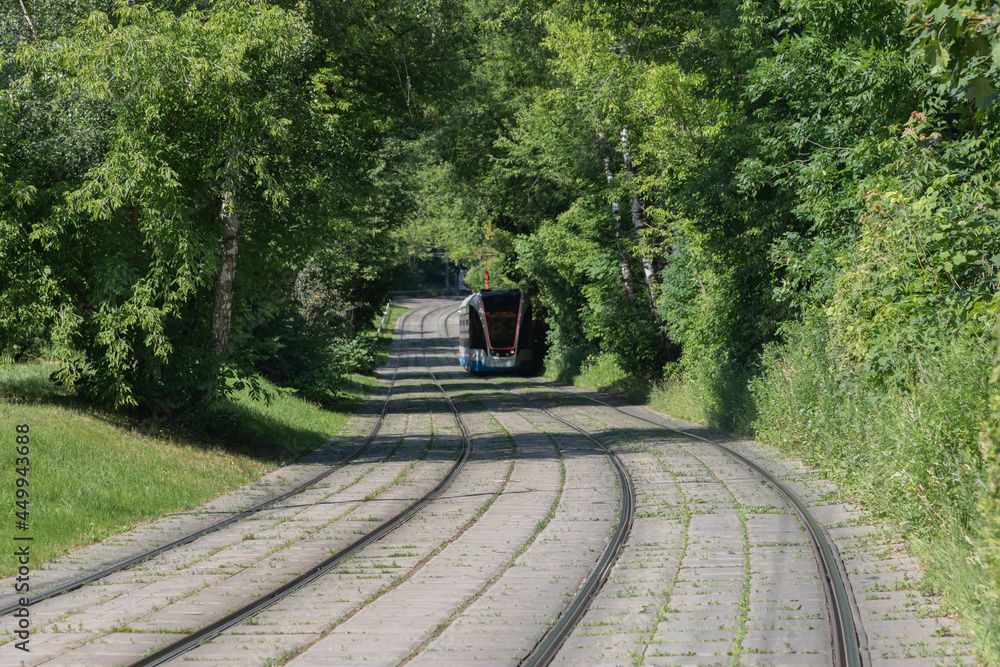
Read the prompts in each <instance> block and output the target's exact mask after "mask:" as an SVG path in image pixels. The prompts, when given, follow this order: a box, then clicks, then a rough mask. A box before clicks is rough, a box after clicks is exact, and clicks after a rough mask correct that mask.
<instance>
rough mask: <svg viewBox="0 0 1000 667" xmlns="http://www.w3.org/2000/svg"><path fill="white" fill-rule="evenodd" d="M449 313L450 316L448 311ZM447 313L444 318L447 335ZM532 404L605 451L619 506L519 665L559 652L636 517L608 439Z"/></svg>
mask: <svg viewBox="0 0 1000 667" xmlns="http://www.w3.org/2000/svg"><path fill="white" fill-rule="evenodd" d="M448 317H451V316H450V315H449V316H448ZM448 317H445V318H444V327H445V335H446V336H447V326H448V325H447V321H448ZM484 379H485V378H484ZM489 382H490V383H491V384H492V385H494V386H495V387H499V388H501V389H504V390H506V391H508V392H510V393H511V394H514V395H515V396H517V397H518V398H520V399H522V400H527V398H526V397H525V396H524V395H522V394H520V393H518V392H516V391H514V390H513V389H510V388H509V387H504V386H503V385H502V384H498V383H496V382H493V381H492V380H489ZM532 407H534V408H535V409H538V410H541V411H542V412H544V413H545V414H547V415H548V416H549V417H551V418H552V419H555V420H556V421H558V422H560V423H562V424H564V425H565V426H568V427H569V428H571V429H573V430H574V431H576V432H578V433H580V434H581V435H583V436H584V437H585V438H587V439H588V440H590V441H591V442H593V443H595V444H596V445H597V446H598V447H600V448H601V450H603V451H604V453H605V454H607V455H608V458H609V460H610V461H611V464H612V466H613V467H614V469H615V472H616V473H617V475H618V486H619V489H621V508H620V513H619V517H618V525H617V526H616V527H615V530H614V532H613V533H612V535H611V538H610V539H609V540H608V543H607V545H606V546H605V548H604V552H603V553H602V554H601V557H600V558H599V559H598V561H597V564H596V565H595V566H594V568H593V569H592V570H591V572H590V574H589V575H588V576H587V578H586V579H585V580H584V583H583V585H581V586H580V588H579V589H578V590H577V592H576V594H575V595H574V596H573V599H572V600H570V602H569V604H568V605H566V607H565V609H564V610H563V612H562V614H560V616H559V619H558V620H557V621H556V623H555V624H554V625H553V626H552V627H551V628H549V629H548V631H546V633H545V634H544V635H542V638H541V639H539V640H538V642H537V643H536V644H535V646H534V647H533V648H532V650H531V652H530V653H529V654H528V655H527V656H526V657H525V658H524V659H523V660H522V661H521V662H520V664H521V665H527V666H528V667H541V666H544V665H548V664H549V663H550V662H551V661H552V659H553V658H554V657H555V656H556V653H558V652H559V649H560V648H561V647H562V645H563V643H564V642H565V641H566V638H567V637H569V635H570V633H572V632H573V629H574V628H575V627H576V624H577V623H579V621H580V619H581V618H583V615H584V613H586V611H587V609H588V608H589V607H590V603H591V602H592V601H593V599H594V597H595V596H596V595H597V593H598V592H599V591H600V590H601V588H602V587H603V586H604V583H605V582H606V581H607V579H608V576H609V575H610V574H611V570H612V569H613V568H614V566H615V563H617V561H618V557H619V555H621V552H622V549H624V547H625V542H626V540H628V536H629V534H630V533H631V532H632V525H633V523H634V521H635V506H636V499H635V486H634V484H633V483H632V476H631V475H629V473H628V469H627V468H626V467H625V464H624V463H623V462H622V460H621V458H619V456H618V454H617V453H616V452H615V451H614V449H613V448H612V447H611V445H610V444H609V443H605V442H602V441H601V440H600V439H598V438H597V437H595V436H594V435H592V434H590V433H588V432H587V431H585V430H583V429H582V428H580V427H578V426H576V425H575V424H572V423H570V422H569V421H567V420H565V419H563V418H562V417H559V416H557V415H555V414H553V413H552V412H550V411H548V410H546V409H545V408H540V407H538V406H532Z"/></svg>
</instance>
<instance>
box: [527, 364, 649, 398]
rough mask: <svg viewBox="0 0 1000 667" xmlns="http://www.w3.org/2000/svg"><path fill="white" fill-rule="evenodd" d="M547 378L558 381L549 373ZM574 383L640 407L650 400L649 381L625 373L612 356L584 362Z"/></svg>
mask: <svg viewBox="0 0 1000 667" xmlns="http://www.w3.org/2000/svg"><path fill="white" fill-rule="evenodd" d="M546 377H549V379H556V378H554V377H550V376H549V374H548V373H546ZM572 383H573V384H574V385H576V386H577V387H582V388H583V389H590V390H591V391H603V392H604V393H607V394H613V395H615V396H620V397H622V398H625V399H626V400H628V401H631V402H632V403H637V404H640V405H641V404H643V403H645V402H646V400H647V399H648V398H649V389H650V384H649V381H648V380H646V379H645V378H643V377H639V376H636V375H633V374H630V373H627V372H625V371H624V370H622V368H621V367H620V366H619V365H618V363H617V362H615V360H614V358H612V357H611V356H610V355H601V356H599V357H596V358H589V359H587V360H586V361H584V362H583V365H582V367H581V369H580V373H579V374H578V375H576V376H574V377H573V379H572Z"/></svg>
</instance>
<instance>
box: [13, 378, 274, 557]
mask: <svg viewBox="0 0 1000 667" xmlns="http://www.w3.org/2000/svg"><path fill="white" fill-rule="evenodd" d="M39 366H40V365H34V366H29V367H14V368H13V369H5V370H2V371H0V378H3V380H2V381H0V382H2V383H3V389H4V391H5V395H4V397H3V399H0V501H2V502H3V504H4V505H5V506H6V507H7V508H9V509H8V511H7V513H6V514H7V516H6V517H5V518H4V520H3V521H2V522H0V540H2V541H3V543H4V544H7V545H11V544H14V542H13V541H12V538H13V536H14V535H15V534H17V535H21V536H31V537H32V538H33V539H32V542H31V555H32V565H33V566H35V567H37V566H38V564H40V563H42V562H44V561H48V560H52V559H53V558H55V557H57V556H59V555H60V554H62V553H65V552H66V551H68V550H70V549H72V548H73V547H75V546H78V545H83V544H88V543H92V542H95V541H98V540H100V539H102V538H104V537H106V536H108V535H112V534H114V533H117V532H120V531H122V530H126V529H128V528H130V527H132V526H133V525H136V524H139V523H143V522H147V521H150V520H152V519H154V518H156V517H159V516H162V515H164V514H168V513H170V512H176V511H180V510H184V509H187V508H189V507H192V506H195V505H198V504H200V503H202V502H204V501H205V500H208V499H209V498H212V497H214V496H216V495H218V494H220V493H222V492H225V491H227V490H229V489H232V488H235V487H238V486H240V485H242V484H245V483H246V482H248V481H250V480H251V479H254V478H255V477H258V476H260V475H261V474H263V473H264V472H266V471H267V469H268V466H267V465H266V464H264V463H263V462H261V461H257V460H254V459H252V458H249V457H246V456H243V455H239V454H234V453H230V452H225V451H223V450H220V449H215V448H207V447H203V446H196V445H193V444H189V443H185V442H184V441H182V440H179V439H177V438H174V437H171V436H164V435H147V434H143V433H141V432H140V431H138V430H135V429H129V428H125V427H122V426H115V425H113V424H111V423H110V422H109V421H108V420H107V419H106V418H105V416H103V415H101V414H100V413H99V412H94V411H89V410H87V409H85V408H82V407H78V406H72V405H55V404H47V403H44V402H39V401H33V402H30V403H29V402H13V401H12V400H11V398H12V396H11V394H8V393H6V392H7V391H8V390H9V389H10V388H11V387H12V386H16V383H14V382H12V381H11V378H10V376H11V375H12V374H13V375H14V376H20V377H25V378H27V379H28V380H29V383H28V384H27V385H26V386H27V387H28V388H29V390H31V387H32V386H34V387H35V388H40V385H37V384H34V380H35V378H37V377H38V376H39V375H44V373H43V371H45V370H48V369H45V368H44V367H42V368H39ZM39 394H44V392H39ZM36 395H38V394H36ZM17 424H27V425H28V427H29V428H30V431H29V433H28V435H29V437H30V445H29V446H30V448H31V449H30V454H29V458H30V466H29V469H28V474H27V477H28V482H29V486H28V487H27V488H28V490H29V493H30V496H29V498H28V512H29V514H28V526H29V528H28V530H27V531H24V530H19V529H18V528H17V526H16V523H15V522H16V521H17V517H16V516H15V512H16V511H17V509H18V508H17V507H16V506H15V504H14V503H15V500H16V499H15V478H16V477H17V476H18V475H17V473H16V471H15V468H16V467H17V466H16V459H17V452H16V451H15V426H16V425H17ZM4 554H5V555H4V558H3V560H2V561H0V575H2V576H7V575H10V574H12V573H13V572H14V566H15V563H14V562H13V558H12V557H11V555H10V554H11V550H9V549H5V550H4Z"/></svg>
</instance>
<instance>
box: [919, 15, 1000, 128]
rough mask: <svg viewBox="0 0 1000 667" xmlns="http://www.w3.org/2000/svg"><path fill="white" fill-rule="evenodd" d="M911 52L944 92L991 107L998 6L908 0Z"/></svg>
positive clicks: (999, 64) (999, 33)
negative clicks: (911, 40)
mask: <svg viewBox="0 0 1000 667" xmlns="http://www.w3.org/2000/svg"><path fill="white" fill-rule="evenodd" d="M907 4H908V5H909V7H910V9H911V11H912V12H913V14H912V15H911V16H910V19H909V21H908V22H907V25H906V32H907V33H908V34H909V35H911V36H912V37H913V42H912V43H911V44H910V52H911V53H912V54H913V56H914V58H916V59H918V60H921V61H923V62H925V63H927V65H929V66H930V74H931V76H932V77H933V78H934V79H935V80H936V81H938V82H939V83H940V84H941V86H940V88H941V91H942V92H944V93H950V94H953V95H956V96H960V98H964V99H967V100H969V101H972V102H974V103H975V105H976V106H977V107H979V108H981V109H988V108H989V107H991V106H992V105H993V103H994V102H995V101H996V97H997V89H996V85H995V84H997V81H998V74H1000V7H998V6H997V5H996V4H995V3H993V4H991V3H990V2H987V1H984V0H910V1H909V2H908V3H907Z"/></svg>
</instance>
